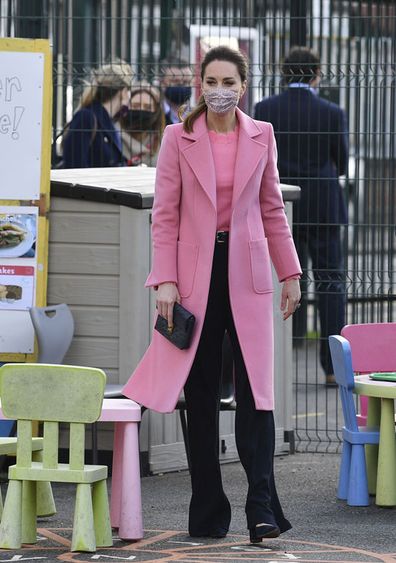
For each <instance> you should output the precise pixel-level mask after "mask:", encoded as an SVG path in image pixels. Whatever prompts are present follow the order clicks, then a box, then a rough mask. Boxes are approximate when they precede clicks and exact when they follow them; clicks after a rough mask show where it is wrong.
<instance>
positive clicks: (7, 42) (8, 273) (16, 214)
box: [0, 39, 52, 362]
mask: <svg viewBox="0 0 396 563" xmlns="http://www.w3.org/2000/svg"><path fill="white" fill-rule="evenodd" d="M51 123H52V55H51V49H50V44H49V41H48V40H45V39H36V40H29V39H0V168H1V170H2V174H1V179H0V361H2V362H5V361H33V360H34V358H35V354H34V329H33V326H32V324H31V321H30V315H29V311H28V309H29V307H30V306H32V305H36V306H44V305H45V304H46V293H47V271H48V211H49V197H50V168H51Z"/></svg>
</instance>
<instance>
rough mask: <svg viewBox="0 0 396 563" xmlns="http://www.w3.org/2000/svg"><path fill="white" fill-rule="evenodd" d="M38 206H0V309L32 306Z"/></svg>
mask: <svg viewBox="0 0 396 563" xmlns="http://www.w3.org/2000/svg"><path fill="white" fill-rule="evenodd" d="M37 220H38V208H36V207H0V310H27V309H28V308H29V307H32V306H33V305H34V292H35V285H36V284H35V277H36V239H37Z"/></svg>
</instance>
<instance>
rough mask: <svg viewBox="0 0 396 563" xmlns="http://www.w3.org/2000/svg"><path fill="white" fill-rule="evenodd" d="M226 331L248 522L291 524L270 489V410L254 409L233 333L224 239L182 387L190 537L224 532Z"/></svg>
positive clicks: (286, 526)
mask: <svg viewBox="0 0 396 563" xmlns="http://www.w3.org/2000/svg"><path fill="white" fill-rule="evenodd" d="M225 331H227V332H228V334H229V337H230V340H231V344H232V348H233V356H234V366H235V367H234V372H235V391H236V402H237V411H236V421H235V437H236V444H237V449H238V454H239V457H240V460H241V463H242V465H243V467H244V469H245V472H246V476H247V480H248V493H247V500H246V508H245V510H246V516H247V526H248V528H251V527H253V526H255V525H256V524H259V523H261V522H266V523H270V524H275V523H277V524H278V526H279V528H280V530H281V531H282V532H283V531H286V530H288V529H289V528H291V525H290V523H289V522H288V520H286V519H285V517H284V515H283V512H282V508H281V505H280V503H279V499H278V495H277V492H276V489H275V482H274V475H273V456H274V444H275V425H274V417H273V413H272V411H260V410H256V408H255V405H254V400H253V396H252V392H251V389H250V384H249V380H248V375H247V372H246V368H245V363H244V360H243V357H242V353H241V349H240V346H239V342H238V337H237V334H236V330H235V326H234V322H233V318H232V313H231V307H230V299H229V288H228V243H227V242H224V243H216V247H215V253H214V259H213V266H212V276H211V283H210V290H209V298H208V305H207V310H206V315H205V320H204V325H203V329H202V335H201V339H200V342H199V345H198V349H197V353H196V356H195V360H194V362H193V366H192V369H191V372H190V374H189V377H188V379H187V382H186V385H185V388H184V391H185V398H186V404H187V421H188V433H189V445H190V454H191V466H192V469H191V482H192V498H191V503H190V511H189V532H190V534H191V535H192V536H194V535H195V536H205V535H212V534H214V535H216V534H217V533H221V532H226V531H227V530H228V528H229V524H230V520H231V509H230V504H229V502H228V499H227V497H226V495H225V493H224V490H223V485H222V479H221V472H220V464H219V447H218V446H219V402H220V390H221V362H222V343H223V338H224V333H225Z"/></svg>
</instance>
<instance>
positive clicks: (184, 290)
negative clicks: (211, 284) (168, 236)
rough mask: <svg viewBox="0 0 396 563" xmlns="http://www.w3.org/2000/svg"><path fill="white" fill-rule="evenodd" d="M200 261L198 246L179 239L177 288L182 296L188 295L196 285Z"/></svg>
mask: <svg viewBox="0 0 396 563" xmlns="http://www.w3.org/2000/svg"><path fill="white" fill-rule="evenodd" d="M197 261H198V246H197V245H196V244H191V243H189V242H182V241H180V240H178V241H177V281H178V283H177V288H178V290H179V293H180V297H188V296H189V295H191V292H192V290H193V287H194V278H195V272H196V269H197Z"/></svg>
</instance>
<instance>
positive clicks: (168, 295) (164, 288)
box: [157, 282, 181, 328]
mask: <svg viewBox="0 0 396 563" xmlns="http://www.w3.org/2000/svg"><path fill="white" fill-rule="evenodd" d="M180 301H181V299H180V293H179V291H178V289H177V285H176V284H175V283H174V282H165V283H161V284H160V285H159V286H158V291H157V309H158V313H159V314H160V315H161V317H164V318H165V319H167V320H168V327H170V328H171V327H173V305H174V304H175V302H177V303H180Z"/></svg>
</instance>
